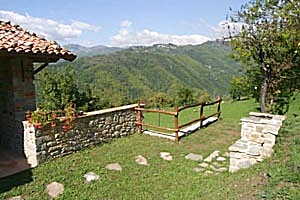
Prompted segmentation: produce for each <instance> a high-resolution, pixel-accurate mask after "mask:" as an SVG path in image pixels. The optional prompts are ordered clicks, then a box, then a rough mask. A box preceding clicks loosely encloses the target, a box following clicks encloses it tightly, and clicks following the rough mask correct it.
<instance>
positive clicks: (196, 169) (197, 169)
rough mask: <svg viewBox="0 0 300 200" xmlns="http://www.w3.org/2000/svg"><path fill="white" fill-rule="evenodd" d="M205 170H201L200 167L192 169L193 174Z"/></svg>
mask: <svg viewBox="0 0 300 200" xmlns="http://www.w3.org/2000/svg"><path fill="white" fill-rule="evenodd" d="M205 170H206V169H204V168H202V167H195V168H194V169H193V171H194V172H204V171H205Z"/></svg>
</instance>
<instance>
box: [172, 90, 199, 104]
mask: <svg viewBox="0 0 300 200" xmlns="http://www.w3.org/2000/svg"><path fill="white" fill-rule="evenodd" d="M176 102H177V105H179V106H184V105H188V104H193V103H195V102H196V99H195V95H194V92H193V90H191V89H189V88H186V87H183V88H181V89H180V90H179V91H178V92H177V97H176Z"/></svg>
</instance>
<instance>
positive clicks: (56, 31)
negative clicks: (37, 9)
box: [0, 10, 100, 41]
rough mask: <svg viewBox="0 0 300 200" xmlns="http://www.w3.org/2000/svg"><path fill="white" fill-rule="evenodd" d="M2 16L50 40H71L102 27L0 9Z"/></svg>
mask: <svg viewBox="0 0 300 200" xmlns="http://www.w3.org/2000/svg"><path fill="white" fill-rule="evenodd" d="M0 18H2V19H3V20H9V21H11V22H12V23H14V24H18V25H20V26H22V27H23V28H26V29H28V30H30V32H35V33H37V34H38V35H41V36H44V37H46V38H47V39H50V40H59V41H71V40H72V39H75V38H78V37H80V36H81V35H82V34H83V32H85V31H92V32H98V31H100V27H98V26H94V25H91V24H88V23H84V22H80V21H72V22H71V23H69V24H66V23H62V22H58V21H54V20H51V19H45V18H38V17H32V16H30V15H28V14H26V15H21V14H18V13H15V12H11V11H6V10H0Z"/></svg>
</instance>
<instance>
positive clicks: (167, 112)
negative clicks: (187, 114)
mask: <svg viewBox="0 0 300 200" xmlns="http://www.w3.org/2000/svg"><path fill="white" fill-rule="evenodd" d="M135 110H137V111H144V112H154V113H162V114H167V115H173V116H175V115H178V112H172V111H165V110H156V109H145V108H135Z"/></svg>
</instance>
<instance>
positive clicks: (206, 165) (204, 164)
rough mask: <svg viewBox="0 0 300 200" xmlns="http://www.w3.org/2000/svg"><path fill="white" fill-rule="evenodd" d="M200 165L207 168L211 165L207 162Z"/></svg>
mask: <svg viewBox="0 0 300 200" xmlns="http://www.w3.org/2000/svg"><path fill="white" fill-rule="evenodd" d="M199 166H200V167H203V168H206V167H208V166H209V164H207V163H205V162H204V163H200V164H199Z"/></svg>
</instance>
